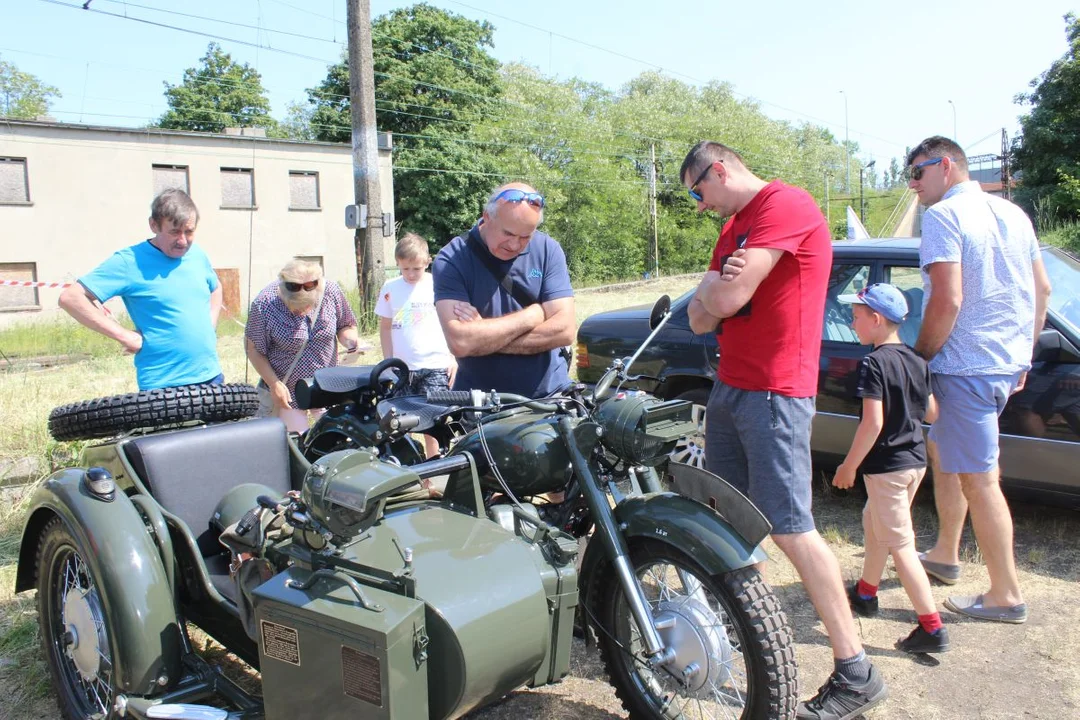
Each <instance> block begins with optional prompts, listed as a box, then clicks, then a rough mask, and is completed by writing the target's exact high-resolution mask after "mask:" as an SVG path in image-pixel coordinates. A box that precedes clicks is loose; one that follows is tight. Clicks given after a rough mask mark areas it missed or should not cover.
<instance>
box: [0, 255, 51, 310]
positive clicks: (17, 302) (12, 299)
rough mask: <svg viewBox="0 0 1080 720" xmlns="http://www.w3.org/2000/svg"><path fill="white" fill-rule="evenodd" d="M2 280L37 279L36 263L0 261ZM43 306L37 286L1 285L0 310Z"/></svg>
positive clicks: (31, 280)
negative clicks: (39, 300) (39, 299)
mask: <svg viewBox="0 0 1080 720" xmlns="http://www.w3.org/2000/svg"><path fill="white" fill-rule="evenodd" d="M0 280H21V281H23V282H25V281H27V280H29V281H30V282H36V281H37V264H36V263H0ZM40 307H41V303H39V302H38V291H37V288H36V287H17V286H12V285H7V286H3V285H0V312H5V311H8V312H10V311H13V310H32V309H37V308H40Z"/></svg>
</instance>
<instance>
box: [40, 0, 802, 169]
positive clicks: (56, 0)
mask: <svg viewBox="0 0 1080 720" xmlns="http://www.w3.org/2000/svg"><path fill="white" fill-rule="evenodd" d="M41 1H42V2H47V3H50V4H54V5H60V6H62V7H67V8H72V9H80V6H76V5H70V4H68V3H65V2H61V0H41ZM82 9H87V8H85V7H83V8H82ZM89 10H90V11H91V12H95V13H98V14H102V15H107V16H111V17H116V18H121V19H124V20H132V21H135V22H141V23H146V24H149V25H153V26H157V27H162V28H166V29H172V30H177V31H180V32H185V33H189V34H194V35H202V36H205V37H210V38H213V39H221V40H225V41H227V42H236V43H239V44H241V45H245V46H249V47H255V48H261V49H266V50H270V51H272V52H278V53H282V54H286V55H291V56H294V57H301V58H305V59H309V60H315V61H318V62H323V63H327V61H325V60H323V59H320V58H315V57H312V56H309V55H305V54H303V53H296V52H292V51H289V50H284V49H281V48H275V47H271V46H266V45H262V44H260V43H251V42H248V41H244V40H238V39H235V38H226V37H224V36H220V35H216V34H214V33H207V32H203V31H198V30H192V29H189V28H182V27H178V26H174V25H169V24H167V23H159V22H154V21H151V20H146V19H144V18H137V17H133V16H130V15H127V14H126V13H125V14H123V15H121V14H118V13H111V12H108V11H104V10H99V9H95V8H89ZM191 17H200V18H201V19H205V20H208V21H214V19H213V18H205V17H203V16H191ZM248 27H252V26H248ZM616 54H618V53H616ZM376 75H377V76H382V77H386V78H389V79H394V80H402V81H404V82H407V83H410V84H414V85H420V86H423V87H428V88H431V89H436V90H444V91H446V92H451V93H457V94H461V95H465V96H470V97H474V98H478V99H480V100H482V101H485V102H502V103H504V104H507V105H509V106H511V107H517V108H520V109H522V110H525V111H527V112H530V113H535V112H536V108H531V107H529V106H526V105H523V104H521V103H515V102H512V101H509V100H506V99H505V98H491V97H488V96H482V95H478V94H476V93H470V92H468V91H464V90H460V89H457V88H450V87H445V86H440V85H435V84H433V83H424V82H422V81H419V80H417V79H415V78H403V77H398V76H394V75H390V74H387V73H376ZM340 97H344V96H343V95H341V96H340ZM385 112H394V111H385ZM552 115H554V116H556V117H558V118H560V119H563V120H571V119H574V118H575V117H577V116H576V115H573V114H566V113H552ZM433 119H434V118H433ZM766 119H767V120H768V121H770V122H777V121H774V120H772V119H771V118H766ZM610 131H611V132H612V133H613V134H614V135H616V136H620V135H621V136H624V137H630V138H634V139H638V140H644V141H646V142H649V143H656V142H660V143H663V142H665V141H668V140H674V138H658V137H652V136H648V135H641V134H638V133H628V132H620V131H617V130H614V129H610ZM688 142H692V140H689V141H688ZM743 154H744V155H746V156H747V157H748V158H751V157H754V155H753V154H750V153H743ZM755 165H757V168H758V169H759V170H761V171H769V172H776V173H778V174H783V171H780V170H779V169H777V168H774V167H767V166H763V165H759V164H757V163H755Z"/></svg>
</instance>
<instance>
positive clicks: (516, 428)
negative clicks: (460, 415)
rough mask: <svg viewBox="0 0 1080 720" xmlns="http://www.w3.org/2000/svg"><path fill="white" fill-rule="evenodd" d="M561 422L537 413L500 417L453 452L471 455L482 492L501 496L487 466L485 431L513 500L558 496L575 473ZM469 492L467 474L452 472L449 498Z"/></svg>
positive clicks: (448, 488) (462, 440) (488, 444)
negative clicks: (478, 475)
mask: <svg viewBox="0 0 1080 720" xmlns="http://www.w3.org/2000/svg"><path fill="white" fill-rule="evenodd" d="M557 423H558V417H557V416H556V417H553V416H551V415H550V414H549V413H543V412H534V411H526V412H517V413H513V414H508V415H506V416H504V417H496V418H494V419H492V420H489V421H487V422H485V423H484V424H483V425H482V426H481V427H479V428H476V429H474V430H473V431H472V432H471V433H469V434H468V435H466V436H465V437H464V438H462V439H461V440H459V441H458V442H457V443H455V445H454V447H453V449H452V450H451V451H450V454H451V455H459V454H461V453H465V452H468V453H470V454H472V456H473V459H474V460H475V461H476V469H477V472H478V473H479V474H480V484H481V486H482V487H483V489H484V490H488V491H492V492H503V488H502V485H500V484H499V481H498V480H497V479H496V478H495V474H494V473H493V472H492V471H491V467H490V465H489V464H488V461H487V454H486V453H485V452H484V447H483V445H484V442H482V441H481V437H480V434H481V432H483V436H484V440H485V441H486V444H487V448H488V450H489V451H490V453H491V457H492V459H494V461H495V464H496V466H497V467H498V469H499V473H500V474H501V475H502V477H503V479H504V480H506V484H507V485H508V486H509V488H510V490H511V492H513V493H514V495H515V496H517V497H523V496H529V495H539V494H541V493H546V492H555V491H557V490H561V489H563V488H564V487H565V486H566V484H567V482H568V481H569V480H570V473H571V469H570V455H569V454H568V453H567V452H566V447H565V446H564V445H563V441H562V439H561V438H560V437H559V432H558V429H557V427H556V425H557ZM471 489H472V478H471V475H470V473H469V472H468V471H461V472H458V473H454V474H452V475H451V476H450V478H449V480H448V482H447V495H448V496H453V497H456V496H457V495H458V494H459V493H461V494H464V496H466V497H467V494H468V493H469V492H471ZM466 504H468V503H466Z"/></svg>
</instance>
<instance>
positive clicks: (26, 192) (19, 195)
mask: <svg viewBox="0 0 1080 720" xmlns="http://www.w3.org/2000/svg"><path fill="white" fill-rule="evenodd" d="M29 202H30V181H29V178H28V176H27V172H26V158H14V157H0V203H10V204H14V205H25V204H26V203H29Z"/></svg>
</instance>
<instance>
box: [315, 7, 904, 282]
mask: <svg viewBox="0 0 1080 720" xmlns="http://www.w3.org/2000/svg"><path fill="white" fill-rule="evenodd" d="M492 31H493V28H492V27H491V26H490V25H489V24H488V23H477V22H474V21H471V20H468V19H465V18H462V17H460V16H457V15H455V14H453V13H449V12H446V11H444V10H439V9H436V8H432V7H430V6H428V5H415V6H412V7H409V8H406V9H402V10H396V11H393V12H391V13H389V14H387V15H384V16H382V17H379V18H377V19H376V20H375V22H374V23H373V33H372V34H373V45H374V70H375V73H376V75H375V91H376V98H377V101H376V116H377V122H378V126H379V129H380V130H389V131H391V132H393V133H394V146H395V149H394V194H395V200H396V216H397V217H396V219H397V220H398V222H399V224H400V229H401V230H402V231H413V232H417V233H419V234H421V235H423V236H424V237H427V238H428V239H429V241H432V242H433V244H434V246H435V249H437V248H438V247H441V246H442V245H443V244H445V243H446V242H447V241H448V240H449V239H450V238H452V237H454V236H455V235H458V234H460V233H461V232H463V231H464V230H466V229H467V228H468V227H470V226H471V225H472V223H473V222H474V221H475V220H476V218H477V217H478V216H479V215H480V213H481V210H482V206H483V202H484V200H485V198H486V196H487V194H488V193H489V192H490V191H491V189H492V188H494V187H496V186H497V185H499V184H501V183H503V182H507V181H510V180H524V181H526V182H528V183H530V184H532V185H534V186H535V187H537V189H539V190H540V191H541V192H542V193H543V194H544V195H545V198H546V199H547V207H546V209H545V220H544V224H543V226H542V229H543V230H544V231H545V232H547V233H549V234H551V235H552V236H553V237H555V238H556V239H557V240H558V241H559V242H560V243H561V244H562V246H563V248H564V249H565V251H566V255H567V262H568V264H569V267H570V272H571V276H572V278H573V280H574V282H575V283H576V284H579V285H581V284H587V283H597V282H605V281H612V280H618V279H626V278H636V277H640V276H641V274H642V273H643V271H645V270H647V269H648V270H651V269H652V267H653V264H654V260H653V250H652V248H653V219H652V216H651V202H650V179H651V177H650V176H651V175H652V170H653V168H652V163H651V160H650V156H651V154H652V153H655V157H656V195H657V199H656V208H657V211H656V220H655V224H656V228H657V233H656V234H657V241H656V242H657V245H658V250H659V253H658V254H659V258H660V261H659V264H660V268H661V272H663V273H669V274H670V273H679V272H693V271H700V270H702V269H703V268H704V267H705V266H706V264H707V263H708V261H709V257H710V255H711V252H712V248H713V245H714V244H715V242H716V237H717V234H718V232H719V229H720V223H719V222H718V219H717V218H715V217H712V216H710V215H701V214H699V213H697V211H696V207H695V205H694V203H693V202H691V200H690V199H689V198H688V197H687V195H686V190H685V188H684V187H683V185H682V179H681V178H680V177H679V176H678V171H679V167H680V165H681V164H682V161H683V158H684V156H685V155H686V152H687V151H688V150H689V149H690V147H691V146H692V145H693V144H694V143H696V142H697V141H699V140H701V139H705V138H709V139H715V140H719V141H721V142H724V143H726V144H728V145H731V146H732V147H734V148H735V149H736V150H738V151H739V152H740V153H741V154H742V155H743V157H744V158H745V159H746V161H747V164H748V165H749V166H750V168H751V170H753V171H754V172H755V173H757V174H758V175H759V176H761V177H763V178H766V179H773V178H780V179H783V180H784V181H786V182H788V183H791V184H794V185H799V186H802V187H804V188H806V189H808V190H809V191H810V192H811V193H812V194H814V195H815V196H816V197H818V198H819V199H823V197H824V194H825V183H826V182H828V183H830V188H829V191H830V193H832V194H835V193H836V191H837V190H838V189H840V187H841V183H842V182H843V181H844V179H845V178H846V167H845V163H847V162H849V157H848V155H849V154H848V152H847V151H846V150H845V148H844V146H843V145H841V144H840V143H838V142H837V141H836V139H835V138H834V137H833V136H832V134H831V133H829V132H828V131H827V130H825V129H824V128H821V127H818V126H815V125H810V124H798V125H793V124H791V123H787V122H782V121H777V120H773V119H771V118H769V117H767V116H766V115H765V114H764V113H763V112H762V111H761V108H760V107H759V106H758V104H757V103H756V102H754V101H751V100H741V99H739V98H737V97H736V96H735V94H734V92H733V91H732V88H731V86H730V85H729V84H727V83H722V82H713V83H710V84H708V85H706V86H704V87H700V88H699V87H695V86H691V85H687V84H686V83H683V82H680V81H678V80H674V79H672V78H670V77H667V76H664V75H662V74H660V73H657V72H647V73H643V74H642V75H640V76H639V77H637V78H635V79H634V80H632V81H631V82H629V83H627V84H626V85H625V86H624V87H622V88H620V89H619V90H617V91H611V90H608V89H605V88H604V87H602V86H599V85H597V84H595V83H588V82H585V81H582V80H580V79H577V78H571V79H568V80H556V79H553V78H549V77H545V76H544V75H542V74H541V73H540V72H539V71H538V70H536V69H535V68H530V67H526V66H523V65H519V64H508V65H505V66H503V67H501V68H500V67H499V65H498V63H497V62H496V61H495V60H494V59H493V58H492V57H491V56H490V55H489V53H488V49H489V48H490V47H491V40H492ZM348 80H349V76H348V67H347V63H346V61H345V60H342V62H340V63H337V64H336V65H333V66H331V67H330V68H328V71H327V76H326V78H325V79H324V80H323V82H322V83H321V84H320V85H319V86H318V87H316V88H311V89H309V90H308V99H309V106H310V108H309V111H310V116H309V117H310V120H309V122H308V124H309V127H310V130H311V133H312V135H313V136H314V137H315V138H317V139H320V140H328V141H337V142H348V141H349V140H350V137H351V132H350V127H351V120H350V117H349V98H348V95H349V82H348ZM446 88H452V89H453V91H448V90H446ZM298 117H299V115H298ZM304 122H305V119H304V118H302V117H300V120H299V124H301V125H302V124H303V123H304ZM851 150H852V153H851V157H850V163H851V167H852V168H853V172H852V177H853V179H854V180H855V181H856V182H857V179H858V170H859V168H860V167H861V165H862V161H861V160H860V159H859V158H858V157H856V156H855V153H856V152H857V150H858V148H857V146H856V145H854V144H852V145H851ZM898 175H899V170H898V169H897V170H896V172H895V173H894V177H896V176H898ZM866 183H867V187H868V190H873V191H874V192H873V193H870V194H872V195H880V194H881V191H880V190H875V187H877V186H878V185H880V184H882V183H888V176H887V175H886V177H885V179H884V180H882V182H881V183H879V181H878V178H877V176H875V175H873V174H872V172H870V171H868V172H867V174H866ZM894 204H895V201H894ZM891 209H892V206H891V205H890V206H889V207H888V208H887V209H884V210H883V211H882V213H883V214H882V215H881V217H880V219H879V220H876V222H877V226H880V224H881V223H883V222H884V220H885V217H886V216H887V215H888V213H889V211H891ZM876 211H877V208H876V207H875V203H874V201H873V200H871V202H870V206H869V209H868V212H869V217H868V225H869V226H871V227H875V225H874V222H875V219H876V218H875V212H876Z"/></svg>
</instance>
